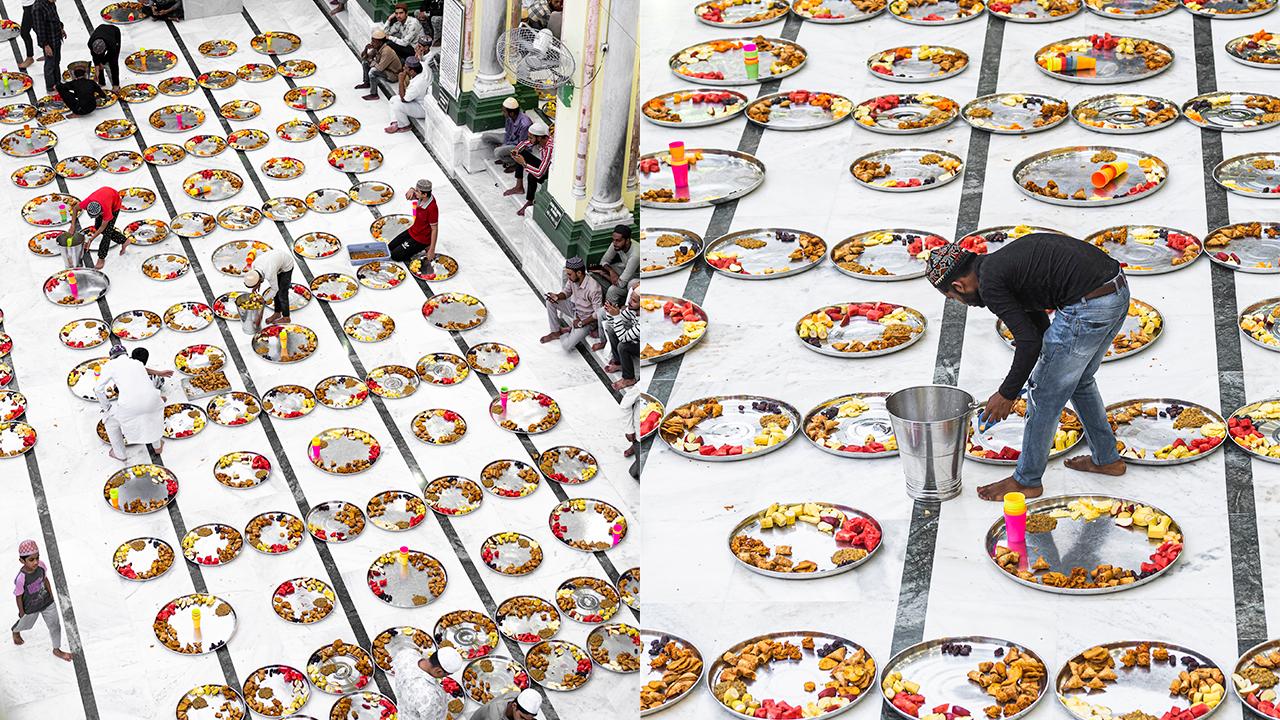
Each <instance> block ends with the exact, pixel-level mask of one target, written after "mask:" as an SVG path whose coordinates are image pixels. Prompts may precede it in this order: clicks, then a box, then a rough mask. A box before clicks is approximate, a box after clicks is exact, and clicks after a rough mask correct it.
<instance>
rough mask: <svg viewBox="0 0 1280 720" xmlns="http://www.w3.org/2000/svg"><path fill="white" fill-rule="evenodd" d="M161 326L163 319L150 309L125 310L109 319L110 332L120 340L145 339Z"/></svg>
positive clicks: (162, 325)
mask: <svg viewBox="0 0 1280 720" xmlns="http://www.w3.org/2000/svg"><path fill="white" fill-rule="evenodd" d="M163 327H164V320H163V319H161V317H160V316H159V315H157V314H155V313H153V312H151V311H150V310H125V311H124V312H122V313H120V314H119V315H117V316H116V317H115V319H114V320H112V321H111V334H112V335H114V336H116V337H118V338H120V339H121V340H146V339H147V338H149V337H151V336H152V335H155V334H156V333H158V332H160V329H161V328H163Z"/></svg>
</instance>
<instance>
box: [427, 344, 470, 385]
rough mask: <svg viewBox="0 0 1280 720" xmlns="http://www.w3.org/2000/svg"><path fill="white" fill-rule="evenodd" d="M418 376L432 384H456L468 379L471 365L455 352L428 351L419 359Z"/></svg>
mask: <svg viewBox="0 0 1280 720" xmlns="http://www.w3.org/2000/svg"><path fill="white" fill-rule="evenodd" d="M416 369H417V371H418V377H419V378H421V379H422V381H423V382H425V383H428V384H431V385H455V384H457V383H460V382H462V381H463V380H466V379H467V376H468V375H470V374H471V366H470V365H467V360H466V358H464V357H462V356H461V355H456V354H454V353H447V352H440V353H427V354H426V355H423V356H422V357H421V358H419V359H418V364H417V368H416Z"/></svg>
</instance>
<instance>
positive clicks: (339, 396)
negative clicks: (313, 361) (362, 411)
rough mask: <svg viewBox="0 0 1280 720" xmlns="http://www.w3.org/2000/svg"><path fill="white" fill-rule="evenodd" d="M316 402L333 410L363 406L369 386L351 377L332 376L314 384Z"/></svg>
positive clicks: (367, 395)
mask: <svg viewBox="0 0 1280 720" xmlns="http://www.w3.org/2000/svg"><path fill="white" fill-rule="evenodd" d="M315 396H316V402H319V403H320V404H321V405H324V406H325V407H327V408H331V409H333V410H350V409H351V408H354V407H359V406H360V405H363V404H364V401H365V400H366V399H368V397H369V386H368V385H365V384H364V381H363V380H361V379H360V378H357V377H354V376H351V375H332V376H330V377H327V378H325V379H323V380H321V381H320V382H318V383H316V392H315Z"/></svg>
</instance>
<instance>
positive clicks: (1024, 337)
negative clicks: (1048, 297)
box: [984, 289, 1049, 400]
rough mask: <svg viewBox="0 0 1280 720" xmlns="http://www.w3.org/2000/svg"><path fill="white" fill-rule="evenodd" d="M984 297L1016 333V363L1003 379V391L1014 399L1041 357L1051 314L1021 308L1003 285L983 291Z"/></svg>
mask: <svg viewBox="0 0 1280 720" xmlns="http://www.w3.org/2000/svg"><path fill="white" fill-rule="evenodd" d="M984 297H985V299H986V301H987V307H989V308H990V309H991V312H993V313H995V314H996V316H998V317H999V318H1000V319H1001V320H1003V321H1004V324H1005V326H1006V327H1008V328H1009V332H1011V333H1013V341H1014V343H1015V347H1014V350H1013V363H1012V364H1010V366H1009V372H1008V374H1007V375H1005V378H1004V382H1002V383H1000V394H1001V395H1003V396H1004V397H1005V398H1006V399H1008V400H1013V399H1014V398H1016V397H1018V393H1019V392H1021V391H1022V386H1023V385H1025V384H1026V382H1027V378H1029V377H1031V370H1032V368H1034V367H1035V366H1036V359H1037V358H1038V357H1040V348H1041V346H1042V345H1043V342H1044V341H1043V336H1044V328H1048V327H1049V317H1048V316H1047V315H1046V314H1045V312H1044V311H1043V310H1035V311H1031V312H1028V311H1026V310H1024V309H1022V308H1021V307H1019V305H1018V303H1017V302H1016V301H1015V300H1014V299H1013V297H1012V296H1010V295H1008V293H1006V292H1005V291H1004V290H1003V289H1001V290H997V291H994V292H988V293H984ZM1037 315H1038V316H1039V317H1036V316H1037ZM1042 323H1043V325H1042Z"/></svg>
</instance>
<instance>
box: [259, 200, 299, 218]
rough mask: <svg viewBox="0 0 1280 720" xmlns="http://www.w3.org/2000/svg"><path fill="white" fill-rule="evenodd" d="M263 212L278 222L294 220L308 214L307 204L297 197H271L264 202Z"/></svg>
mask: <svg viewBox="0 0 1280 720" xmlns="http://www.w3.org/2000/svg"><path fill="white" fill-rule="evenodd" d="M262 214H263V215H266V216H267V217H269V218H271V219H272V220H275V221H276V222H293V221H294V220H297V219H299V218H301V217H302V216H303V215H306V214H307V204H306V203H305V202H303V201H302V200H300V199H298V198H295V197H275V198H269V199H268V200H267V201H266V202H264V203H262Z"/></svg>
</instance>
